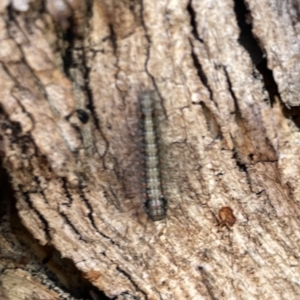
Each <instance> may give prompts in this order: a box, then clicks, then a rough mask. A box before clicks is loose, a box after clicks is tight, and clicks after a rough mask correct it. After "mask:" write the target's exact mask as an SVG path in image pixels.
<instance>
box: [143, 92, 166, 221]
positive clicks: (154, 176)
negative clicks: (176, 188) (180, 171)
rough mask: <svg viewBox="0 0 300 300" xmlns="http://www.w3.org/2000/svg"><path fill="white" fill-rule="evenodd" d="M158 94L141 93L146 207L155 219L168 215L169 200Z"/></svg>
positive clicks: (149, 214)
mask: <svg viewBox="0 0 300 300" xmlns="http://www.w3.org/2000/svg"><path fill="white" fill-rule="evenodd" d="M157 101H158V96H157V94H156V92H155V91H153V90H148V91H143V92H142V93H141V94H140V95H139V107H140V113H141V116H142V121H141V125H142V140H143V168H144V174H145V177H144V182H143V186H144V195H145V207H146V210H147V213H148V216H149V217H150V218H151V219H152V220H153V221H158V220H162V219H164V218H165V216H166V210H167V201H166V198H165V196H164V192H163V185H162V170H161V163H160V149H159V145H158V144H159V129H158V128H159V124H158V115H157V112H158V110H157Z"/></svg>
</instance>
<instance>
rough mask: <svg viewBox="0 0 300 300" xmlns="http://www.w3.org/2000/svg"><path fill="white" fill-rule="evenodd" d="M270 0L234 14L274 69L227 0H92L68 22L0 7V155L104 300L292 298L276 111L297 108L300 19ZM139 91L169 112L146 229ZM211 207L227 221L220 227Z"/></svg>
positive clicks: (291, 180) (292, 198)
mask: <svg viewBox="0 0 300 300" xmlns="http://www.w3.org/2000/svg"><path fill="white" fill-rule="evenodd" d="M58 2H59V1H58ZM71 2H72V1H71ZM71 2H70V3H71ZM75 2H76V1H75ZM268 3H269V4H268ZM48 4H49V3H48ZM271 4H272V3H271V0H269V2H267V1H256V2H255V1H252V0H251V1H248V2H247V5H248V8H249V11H248V17H249V16H250V18H248V19H247V20H248V21H249V20H250V22H251V21H252V22H253V23H252V26H253V32H254V33H255V36H256V37H257V38H258V40H259V44H260V47H262V49H263V51H264V52H265V54H266V59H267V66H268V67H269V68H270V70H271V71H273V74H274V78H273V77H272V74H270V72H268V70H267V69H266V68H265V69H261V68H259V67H258V66H256V65H255V63H253V60H252V59H251V53H249V52H247V51H246V50H245V48H244V47H243V46H242V45H241V43H239V40H240V37H241V26H239V23H238V21H237V20H238V16H237V15H236V3H234V2H232V1H229V0H227V1H224V0H222V1H221V0H218V1H190V2H188V1H181V0H174V1H162V0H157V1H148V0H145V1H142V2H141V1H137V0H136V1H125V0H124V1H119V0H118V1H97V0H94V1H92V2H87V7H86V8H85V9H86V14H85V17H83V14H82V13H81V14H79V13H78V11H77V10H76V9H77V7H76V6H71V12H72V13H73V15H72V16H73V23H74V26H75V27H74V28H76V29H75V30H73V29H72V28H73V27H69V26H70V24H72V22H71V23H70V24H68V23H67V22H66V20H67V19H68V16H69V11H68V10H65V11H64V13H65V14H63V13H62V14H59V13H60V12H59V10H58V9H57V7H56V8H55V7H54V8H53V7H49V5H48V6H44V7H48V12H44V13H41V11H42V9H38V3H35V2H34V3H32V4H31V6H30V9H29V10H28V11H26V12H23V13H16V12H15V11H13V10H11V8H9V7H6V6H5V5H3V6H0V9H1V21H0V35H1V36H0V41H1V46H0V60H1V64H0V78H1V81H0V102H1V136H2V137H3V138H2V140H1V149H2V151H3V152H4V154H5V157H4V166H5V168H6V169H7V170H8V171H9V173H10V175H11V177H12V183H13V188H14V190H15V195H16V198H17V209H18V212H19V215H20V217H21V220H22V222H23V224H24V225H25V226H26V227H27V229H28V230H29V231H30V232H31V234H32V235H33V236H34V237H35V238H36V239H37V240H38V241H39V243H41V244H42V245H47V244H50V245H53V246H54V247H55V248H56V249H57V250H58V251H60V252H61V254H62V256H63V257H67V258H70V259H71V260H72V261H73V262H74V264H75V265H76V267H77V268H78V269H79V270H81V271H82V272H83V273H84V276H85V277H86V278H87V279H88V280H89V281H90V282H91V283H92V284H93V285H95V286H96V287H97V288H98V289H99V290H102V291H104V292H105V294H106V295H107V296H108V297H116V298H117V299H124V297H125V296H124V295H125V294H126V295H128V297H137V299H151V300H152V299H153V300H154V299H299V295H300V287H299V284H298V282H299V280H300V270H299V255H298V253H299V246H300V240H299V239H300V231H299V230H298V229H299V226H300V221H299V217H298V216H299V214H300V209H299V199H300V190H299V186H300V185H299V175H298V174H299V171H300V170H299V167H300V164H299V160H298V153H299V144H300V143H299V128H298V125H299V124H298V123H297V120H295V118H293V117H294V116H295V114H292V113H291V111H290V110H289V109H288V108H287V107H285V104H288V105H290V106H292V105H293V106H295V105H298V98H297V91H298V89H299V88H298V85H299V83H298V78H299V76H298V71H297V68H298V66H297V65H298V64H297V63H296V62H298V56H297V55H298V54H297V49H298V48H297V46H295V45H297V43H298V38H299V37H298V34H296V33H297V30H298V29H297V28H298V26H299V25H298V23H294V24H292V21H291V18H292V17H291V16H292V8H291V11H289V12H287V11H285V13H284V14H281V15H280V11H279V10H278V9H277V8H276V7H275V3H273V4H272V5H271ZM81 10H82V8H81ZM288 13H290V15H289V14H288ZM262 15H264V18H263V19H262V18H261V17H260V16H262ZM242 17H244V19H245V18H246V16H242ZM54 20H56V22H57V23H54ZM247 20H246V19H245V20H244V22H245V23H246V21H247ZM274 20H276V24H275V23H274V22H275V21H274ZM287 26H290V31H289V29H288V28H287ZM59 28H62V29H63V30H66V32H67V33H65V35H62V34H61V33H60V34H59V32H60V31H59V30H61V29H59ZM270 28H271V29H272V30H273V31H272V32H273V34H272V35H270V33H269V32H271V29H270ZM289 45H294V46H295V48H293V47H292V48H291V47H290V46H289ZM296 48H297V49H296ZM261 59H263V58H261ZM275 61H276V63H275ZM278 61H279V63H278ZM290 64H292V72H287V71H286V70H287V69H288V68H289V66H290ZM268 80H269V81H270V82H272V84H273V86H271V87H270V86H269V85H268ZM276 84H277V85H278V86H277V87H276ZM274 85H275V86H274ZM149 89H155V90H156V91H157V93H158V94H159V97H160V99H161V103H162V106H163V108H164V114H165V116H166V121H162V124H161V136H162V141H163V145H162V147H163V149H164V159H163V160H164V161H163V164H164V168H165V173H166V175H165V176H164V177H165V178H166V179H165V182H164V185H165V186H166V189H167V191H168V196H167V198H168V211H167V217H166V218H165V219H164V220H162V221H159V222H152V221H151V220H150V219H149V218H148V217H147V214H146V213H145V211H144V209H143V204H142V195H141V192H140V190H141V187H140V184H141V180H140V177H141V174H140V166H139V163H140V161H139V132H138V123H139V115H138V109H137V107H138V97H139V95H140V93H141V92H142V91H144V90H149ZM274 90H275V91H278V93H276V92H275V93H274ZM293 112H295V111H293ZM222 207H230V208H231V209H232V211H233V214H234V216H235V218H236V223H235V224H234V225H233V226H232V227H231V226H223V227H220V226H218V224H219V223H220V222H222V221H223V220H219V219H218V212H219V210H220V209H222Z"/></svg>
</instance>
